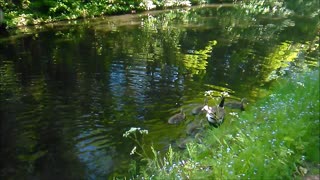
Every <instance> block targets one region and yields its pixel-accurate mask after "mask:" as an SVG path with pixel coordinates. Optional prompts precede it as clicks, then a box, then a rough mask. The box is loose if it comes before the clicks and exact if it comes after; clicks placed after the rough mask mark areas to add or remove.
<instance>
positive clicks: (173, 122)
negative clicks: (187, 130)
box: [168, 108, 186, 124]
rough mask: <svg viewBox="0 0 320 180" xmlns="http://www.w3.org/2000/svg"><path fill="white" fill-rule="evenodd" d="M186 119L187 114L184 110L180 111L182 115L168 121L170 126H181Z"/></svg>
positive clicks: (178, 114) (172, 117)
mask: <svg viewBox="0 0 320 180" xmlns="http://www.w3.org/2000/svg"><path fill="white" fill-rule="evenodd" d="M185 118H186V114H185V113H184V112H183V110H182V108H181V109H180V113H177V114H175V115H173V116H171V117H170V118H169V120H168V123H169V124H179V123H180V122H181V121H183V120H184V119H185Z"/></svg>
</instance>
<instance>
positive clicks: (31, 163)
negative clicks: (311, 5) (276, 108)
mask: <svg viewBox="0 0 320 180" xmlns="http://www.w3.org/2000/svg"><path fill="white" fill-rule="evenodd" d="M316 24H317V23H316V20H315V19H313V18H304V17H295V18H291V19H289V18H266V17H260V18H257V17H250V16H247V15H245V14H241V13H239V12H238V11H237V10H236V9H235V8H233V7H232V6H206V7H193V8H188V9H175V10H166V11H153V12H149V13H143V14H131V15H121V16H113V17H101V18H95V19H91V20H77V21H71V22H60V23H54V24H48V25H44V26H40V27H34V28H30V27H27V28H26V29H23V30H22V32H17V33H13V34H12V35H11V36H3V37H1V38H0V74H1V79H0V86H1V89H0V95H1V161H2V163H3V166H2V167H1V177H3V178H5V179H57V178H60V179H107V178H112V177H125V176H129V175H128V168H129V163H130V162H131V160H132V159H133V157H132V156H130V152H131V150H132V148H133V147H134V145H135V144H134V142H133V141H132V140H130V139H127V138H124V137H123V134H124V133H125V132H126V131H128V130H129V129H130V128H131V127H141V128H142V129H146V130H148V132H149V134H148V135H147V137H146V143H147V144H146V146H151V145H153V146H154V147H155V149H157V150H159V151H164V150H166V149H167V148H168V146H169V145H173V146H174V144H175V142H176V140H177V139H179V138H181V137H185V136H186V122H185V123H181V124H179V125H170V124H168V118H169V117H170V116H171V115H173V114H175V113H177V112H179V110H180V108H181V107H182V108H183V109H184V111H185V113H186V115H187V121H189V122H190V121H193V120H197V117H196V116H192V115H191V109H192V108H193V107H194V106H195V105H198V104H202V103H203V100H204V97H205V96H204V94H205V92H206V91H211V92H213V95H214V96H219V95H220V93H222V92H228V93H229V95H230V97H229V98H228V99H226V101H229V100H240V99H241V98H243V97H245V98H247V99H248V101H249V102H250V104H251V105H253V104H254V102H255V101H256V100H257V99H258V98H259V97H261V96H264V95H265V94H266V90H267V89H268V87H269V85H270V82H272V81H273V80H274V79H276V78H277V77H278V76H282V75H285V74H288V73H289V71H291V70H292V69H293V68H299V69H300V68H304V67H305V66H308V65H312V64H314V63H316V61H315V60H314V57H312V56H310V55H309V54H307V52H309V50H310V49H309V48H310V47H311V45H312V44H314V43H316V42H315V41H314V39H315V36H316V32H317V27H316V26H317V25H316ZM218 101H219V98H213V99H210V102H209V103H210V104H216V103H218ZM250 104H249V106H250ZM227 110H228V109H227ZM226 121H228V117H226Z"/></svg>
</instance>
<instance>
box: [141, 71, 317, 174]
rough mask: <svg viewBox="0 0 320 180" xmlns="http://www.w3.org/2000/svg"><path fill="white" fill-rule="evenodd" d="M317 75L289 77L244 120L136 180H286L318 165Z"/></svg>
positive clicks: (160, 160) (153, 165)
mask: <svg viewBox="0 0 320 180" xmlns="http://www.w3.org/2000/svg"><path fill="white" fill-rule="evenodd" d="M318 77H319V72H318V71H310V72H307V73H302V74H292V75H291V77H290V78H289V77H288V78H285V79H281V80H278V82H277V84H276V86H275V89H274V91H273V92H272V93H271V94H270V95H268V96H267V97H265V98H264V99H262V100H260V101H259V102H258V103H256V104H255V105H253V106H252V107H251V108H250V110H248V111H246V112H244V113H243V114H240V115H238V114H233V116H231V115H229V117H228V119H227V120H226V122H225V124H223V126H221V127H220V128H218V129H215V128H208V129H207V131H206V132H205V133H204V134H202V135H201V136H202V137H203V138H202V140H201V142H202V143H197V142H196V141H195V142H192V143H189V144H187V150H186V151H184V152H183V153H181V152H179V151H173V150H172V148H171V147H170V148H169V150H168V152H167V153H166V154H165V155H164V156H160V155H159V154H158V153H157V152H156V151H155V150H154V149H152V151H153V155H154V158H153V159H148V164H147V166H145V167H144V168H142V170H141V171H140V172H136V173H137V174H138V175H137V176H136V177H139V178H141V177H142V176H143V177H144V178H147V179H149V178H151V177H153V178H155V179H181V178H183V179H199V178H200V179H204V178H208V179H236V178H249V177H250V178H258V179H279V178H281V179H282V178H285V179H290V178H292V177H296V176H304V175H306V174H307V173H308V172H309V171H310V169H307V168H306V167H307V166H310V164H318V163H319V158H320V157H319V148H320V147H319V135H320V134H319V129H318V128H319V78H318Z"/></svg>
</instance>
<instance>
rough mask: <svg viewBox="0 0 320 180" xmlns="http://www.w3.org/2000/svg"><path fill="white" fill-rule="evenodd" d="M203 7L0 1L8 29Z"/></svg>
mask: <svg viewBox="0 0 320 180" xmlns="http://www.w3.org/2000/svg"><path fill="white" fill-rule="evenodd" d="M200 3H204V1H203V0H193V1H192V2H190V1H188V0H166V1H152V0H129V1H124V0H109V1H104V0H93V1H86V0H85V1H83V0H75V1H73V0H58V1H54V0H43V1H29V0H21V1H18V2H14V1H4V0H1V1H0V7H2V8H3V10H4V17H5V18H4V22H5V23H6V25H7V27H17V26H24V25H29V24H39V23H46V22H51V21H57V20H65V19H77V18H85V17H94V16H101V15H111V14H124V13H135V12H136V11H144V10H150V9H156V8H158V9H162V8H168V7H175V6H190V5H192V4H200Z"/></svg>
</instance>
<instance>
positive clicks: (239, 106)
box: [224, 98, 247, 111]
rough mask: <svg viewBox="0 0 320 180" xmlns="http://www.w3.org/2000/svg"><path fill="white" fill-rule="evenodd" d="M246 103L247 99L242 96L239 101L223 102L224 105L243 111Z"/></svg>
mask: <svg viewBox="0 0 320 180" xmlns="http://www.w3.org/2000/svg"><path fill="white" fill-rule="evenodd" d="M246 103H247V99H246V98H242V99H241V101H240V102H227V103H225V104H224V106H226V107H229V108H231V109H240V110H241V111H244V108H245V104H246Z"/></svg>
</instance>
